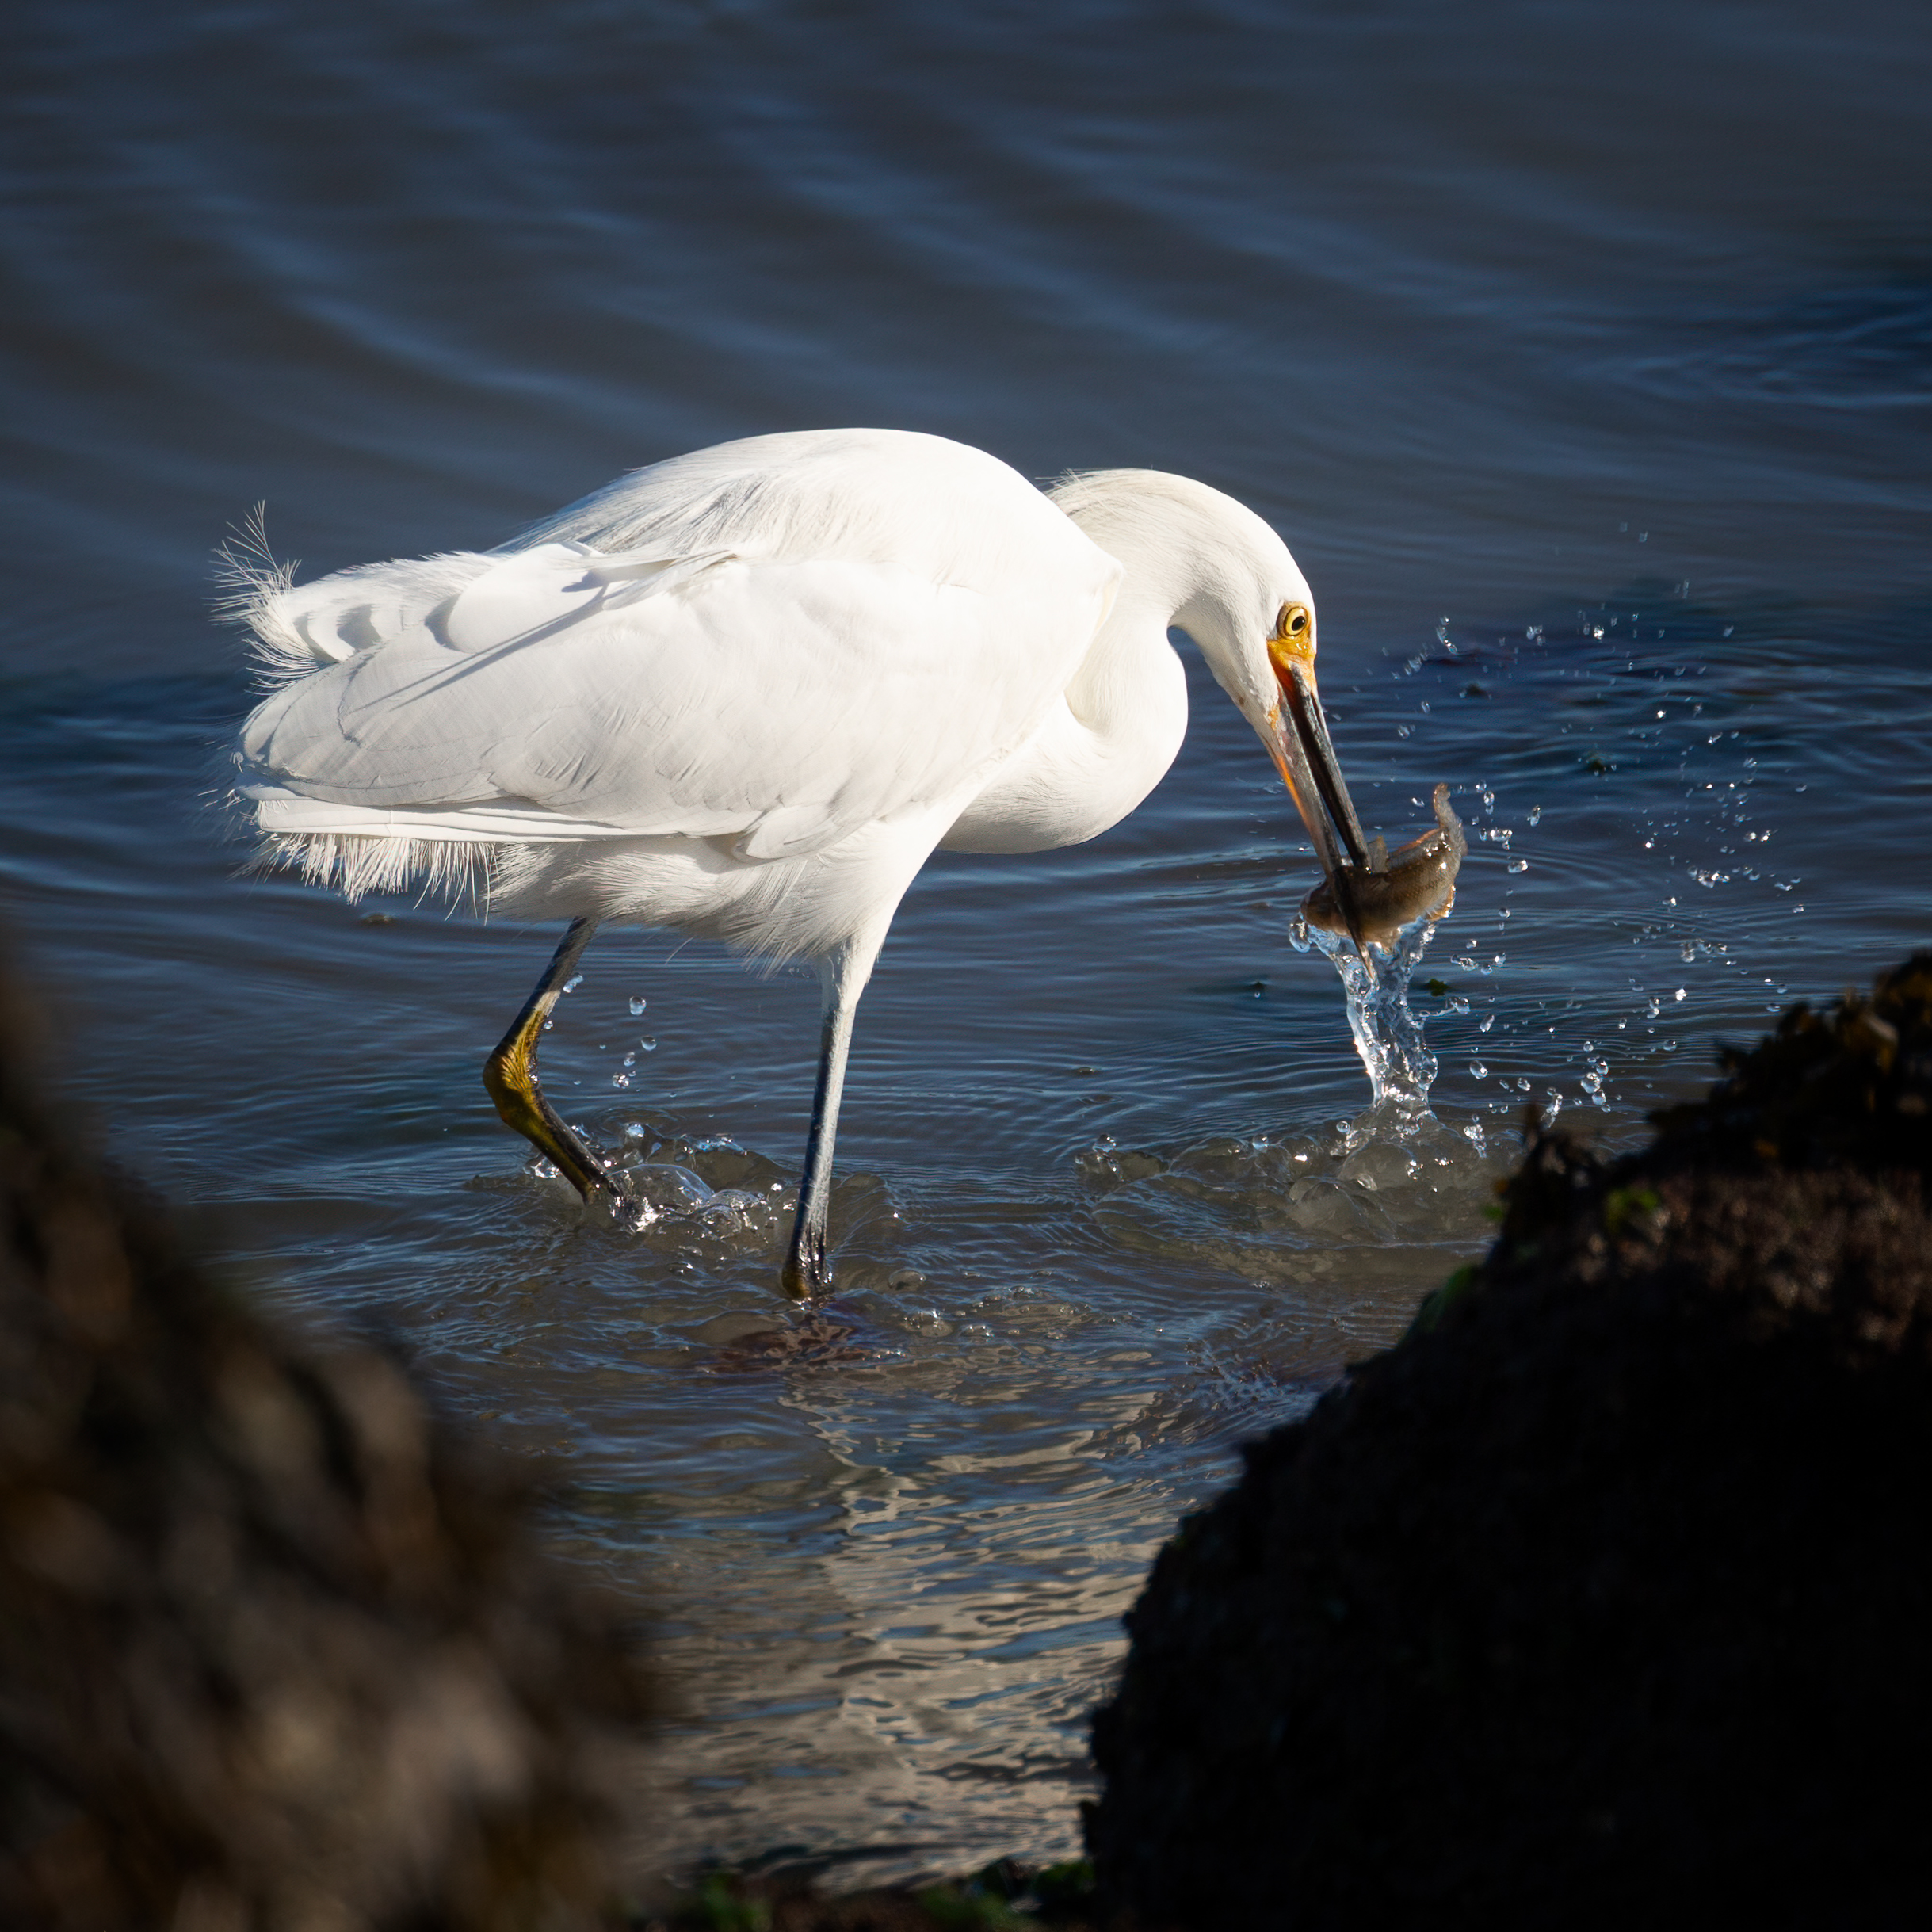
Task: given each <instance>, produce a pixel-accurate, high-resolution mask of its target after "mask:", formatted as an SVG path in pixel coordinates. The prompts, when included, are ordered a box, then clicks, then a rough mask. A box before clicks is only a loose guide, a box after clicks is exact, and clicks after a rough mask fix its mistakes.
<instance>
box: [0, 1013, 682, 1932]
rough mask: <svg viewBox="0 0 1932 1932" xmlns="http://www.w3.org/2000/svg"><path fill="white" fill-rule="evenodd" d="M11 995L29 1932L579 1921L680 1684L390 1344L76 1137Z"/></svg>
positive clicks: (4, 1201) (19, 1623)
mask: <svg viewBox="0 0 1932 1932" xmlns="http://www.w3.org/2000/svg"><path fill="white" fill-rule="evenodd" d="M21 1010H22V1007H21V995H20V994H19V992H18V990H17V988H16V987H13V986H11V985H0V1925H5V1926H7V1927H8V1928H10V1932H28V1929H29V1928H32V1929H33V1932H40V1929H41V1928H46V1929H48V1932H55V1929H58V1932H137V1929H138V1932H254V1929H257V1928H259V1929H260V1932H270V1929H273V1932H284V1929H285V1932H374V1929H378V1928H380V1929H382V1932H388V1929H389V1928H403V1927H407V1928H410V1932H472V1929H473V1932H494V1929H496V1928H502V1929H504V1932H508V1929H509V1928H511V1927H515V1928H517V1929H518V1932H576V1929H578V1928H588V1927H590V1926H596V1925H601V1924H603V1923H605V1922H608V1921H607V1920H606V1918H605V1911H606V1907H608V1906H609V1903H610V1900H611V1899H612V1896H613V1892H614V1888H615V1886H614V1873H613V1865H612V1863H611V1861H610V1858H609V1850H608V1846H607V1844H606V1834H607V1833H608V1831H609V1829H610V1827H611V1814H610V1812H609V1808H608V1806H607V1804H606V1802H605V1796H604V1791H605V1785H604V1782H603V1777H602V1773H601V1770H600V1766H605V1767H607V1765H608V1759H609V1754H612V1753H613V1752H614V1751H616V1750H617V1739H618V1737H619V1735H620V1732H621V1729H622V1728H623V1727H625V1726H628V1725H631V1724H634V1723H635V1722H636V1720H638V1719H640V1717H641V1716H643V1714H644V1710H645V1705H646V1697H645V1695H644V1686H643V1680H642V1678H640V1674H639V1672H638V1670H637V1668H636V1665H635V1663H634V1662H633V1660H632V1656H631V1655H630V1652H629V1651H628V1648H627V1646H626V1644H625V1643H624V1640H623V1639H622V1636H621V1635H620V1628H619V1625H618V1624H617V1621H616V1618H615V1616H614V1613H613V1612H612V1611H610V1610H609V1609H605V1608H603V1607H601V1606H599V1605H598V1603H597V1602H596V1601H595V1600H594V1598H592V1597H591V1596H590V1594H588V1593H587V1592H586V1590H584V1589H583V1588H582V1586H578V1584H576V1583H575V1582H573V1581H572V1580H571V1579H569V1578H567V1576H566V1575H563V1573H562V1572H560V1571H559V1569H558V1567H556V1564H554V1563H552V1562H550V1561H547V1560H545V1559H544V1556H543V1554H542V1552H540V1549H539V1548H537V1547H536V1539H535V1536H534V1533H533V1528H532V1520H531V1498H530V1497H529V1494H528V1493H527V1491H525V1490H524V1489H523V1488H522V1487H521V1486H520V1485H519V1484H518V1483H517V1481H516V1480H514V1479H513V1478H511V1477H510V1476H507V1475H506V1473H504V1472H502V1471H500V1470H498V1471H494V1472H492V1471H491V1470H490V1469H487V1468H480V1467H479V1466H477V1465H475V1464H472V1462H471V1461H469V1460H467V1459H466V1458H464V1457H461V1456H460V1455H459V1454H458V1453H456V1451H455V1450H454V1449H453V1448H452V1444H451V1443H450V1441H449V1438H448V1437H447V1434H446V1432H445V1431H444V1430H441V1429H440V1428H439V1427H438V1426H437V1424H436V1423H435V1422H433V1421H432V1419H431V1418H430V1416H429V1415H427V1414H426V1411H425V1409H424V1407H423V1405H422V1402H421V1401H420V1399H418V1396H416V1395H415V1393H414V1392H413V1391H412V1390H411V1388H410V1386H409V1384H408V1383H407V1381H406V1380H405V1379H404V1378H403V1376H402V1375H401V1374H400V1373H399V1372H398V1371H397V1370H396V1369H395V1367H394V1366H392V1365H391V1363H390V1362H388V1361H387V1360H385V1359H384V1358H383V1357H381V1356H380V1355H379V1354H376V1353H374V1352H372V1351H370V1350H360V1349H345V1350H338V1351H336V1352H334V1353H333V1354H317V1353H316V1352H315V1351H314V1350H311V1349H309V1348H307V1347H298V1346H295V1345H294V1344H292V1342H288V1341H286V1340H284V1338H281V1337H279V1336H278V1335H277V1334H276V1333H275V1332H274V1331H273V1330H272V1329H271V1328H269V1327H267V1326H266V1325H265V1323H262V1321H260V1320H258V1319H256V1318H254V1316H252V1315H250V1314H248V1313H247V1312H246V1311H245V1310H244V1309H243V1308H241V1307H240V1306H239V1304H237V1303H236V1302H235V1300H232V1299H231V1298H230V1297H229V1296H227V1295H226V1294H224V1293H223V1292H221V1291H220V1289H217V1288H216V1287H215V1286H213V1285H211V1284H210V1283H209V1281H207V1280H206V1279H205V1278H204V1277H203V1276H202V1275H201V1274H200V1273H198V1272H197V1270H196V1269H195V1268H194V1267H193V1266H192V1265H191V1264H189V1262H187V1261H185V1259H184V1258H182V1256H181V1254H179V1253H178V1251H177V1250H176V1249H175V1247H174V1245H173V1244H172V1243H171V1241H170V1237H169V1235H168V1233H167V1231H166V1228H165V1226H164V1225H163V1224H162V1220H161V1218H160V1216H158V1213H157V1212H155V1210H154V1209H153V1208H151V1206H150V1205H148V1204H147V1203H146V1202H145V1201H143V1200H141V1199H140V1198H139V1196H138V1195H137V1193H136V1192H135V1191H134V1190H133V1189H130V1188H129V1187H128V1186H124V1185H122V1184H120V1183H119V1182H116V1181H114V1180H113V1179H111V1178H107V1177H105V1176H104V1174H102V1173H101V1171H100V1170H99V1169H98V1167H97V1166H96V1165H94V1163H91V1162H90V1161H89V1160H87V1159H85V1158H83V1157H82V1156H81V1155H78V1154H77V1153H76V1152H75V1151H73V1150H72V1149H71V1147H67V1146H65V1145H64V1144H63V1142H62V1140H61V1138H60V1136H59V1134H58V1133H57V1132H55V1130H54V1129H53V1128H52V1126H51V1125H50V1123H49V1121H48V1119H47V1117H46V1116H45V1114H44V1112H43V1110H42V1109H41V1108H40V1105H39V1103H38V1102H37V1101H36V1098H35V1096H34V1094H32V1092H31V1091H30V1090H29V1082H28V1079H27V1077H26V1075H25V1071H24V1069H23V1067H22V1063H21V1051H20V1036H21V1031H22V1027H23V1022H22V1021H21Z"/></svg>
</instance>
